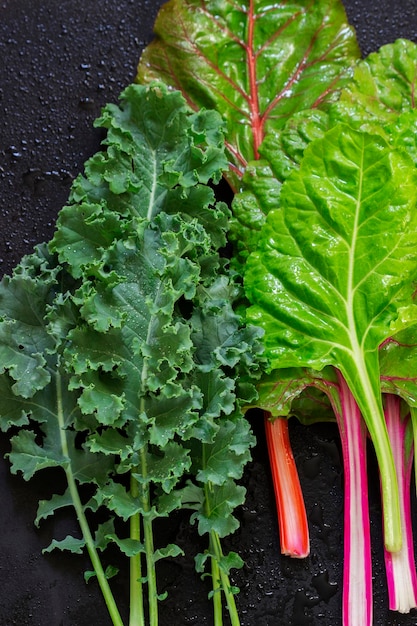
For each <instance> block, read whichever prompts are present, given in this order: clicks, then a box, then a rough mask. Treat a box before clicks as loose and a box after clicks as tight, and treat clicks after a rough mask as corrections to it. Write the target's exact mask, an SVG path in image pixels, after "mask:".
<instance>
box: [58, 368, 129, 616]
mask: <svg viewBox="0 0 417 626" xmlns="http://www.w3.org/2000/svg"><path fill="white" fill-rule="evenodd" d="M56 389H57V417H58V424H59V433H60V442H61V449H62V453H63V455H64V456H65V457H67V458H69V450H68V442H67V437H66V428H65V420H64V411H63V406H62V388H61V376H60V374H59V372H57V374H56ZM65 474H66V477H67V482H68V488H69V490H70V493H71V498H72V502H73V506H74V509H75V513H76V516H77V520H78V523H79V525H80V529H81V532H82V535H83V538H84V540H85V544H86V548H87V552H88V555H89V557H90V560H91V564H92V566H93V569H94V572H95V574H96V576H97V581H98V584H99V586H100V590H101V593H102V594H103V598H104V601H105V603H106V606H107V609H108V611H109V615H110V617H111V620H112V623H113V626H123V621H122V618H121V616H120V613H119V609H118V608H117V605H116V602H115V599H114V596H113V593H112V591H111V589H110V586H109V583H108V580H107V578H106V574H105V573H104V570H103V566H102V564H101V560H100V557H99V555H98V552H97V550H96V547H95V544H94V539H93V537H92V535H91V531H90V526H89V524H88V521H87V518H86V516H85V513H84V507H83V505H82V502H81V498H80V494H79V491H78V487H77V483H76V481H75V478H74V474H73V472H72V467H71V464H68V465H67V467H66V469H65Z"/></svg>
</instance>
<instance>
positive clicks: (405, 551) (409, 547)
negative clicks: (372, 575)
mask: <svg viewBox="0 0 417 626" xmlns="http://www.w3.org/2000/svg"><path fill="white" fill-rule="evenodd" d="M385 420H386V423H387V429H388V435H389V438H390V441H391V446H392V451H393V455H394V463H395V469H396V471H397V476H398V489H399V496H400V515H401V530H402V536H403V543H402V548H401V550H400V551H399V552H388V551H387V550H385V552H384V555H385V568H386V575H387V585H388V597H389V608H390V609H391V611H398V612H399V613H409V612H410V610H411V609H413V608H416V607H417V575H416V566H415V559H414V543H413V531H412V522H411V503H410V487H411V471H412V465H413V457H414V446H413V444H410V445H407V439H406V436H407V428H408V425H409V420H410V414H409V413H408V414H407V415H406V416H405V417H404V416H402V415H401V400H400V398H399V397H398V396H394V395H392V394H387V395H385Z"/></svg>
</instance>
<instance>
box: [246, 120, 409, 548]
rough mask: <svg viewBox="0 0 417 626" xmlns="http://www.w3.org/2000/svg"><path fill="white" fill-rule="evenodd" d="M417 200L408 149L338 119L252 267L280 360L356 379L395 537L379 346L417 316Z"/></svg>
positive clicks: (275, 216)
mask: <svg viewBox="0 0 417 626" xmlns="http://www.w3.org/2000/svg"><path fill="white" fill-rule="evenodd" d="M415 203H416V192H415V170H414V166H413V164H412V162H411V160H410V159H408V158H407V157H406V156H405V155H403V154H402V153H401V152H399V151H398V152H397V151H395V150H393V149H391V148H390V147H389V146H388V145H387V143H386V142H385V141H384V140H383V139H382V138H380V137H379V136H378V135H375V136H373V135H369V134H366V133H360V132H357V131H354V130H352V129H350V128H348V127H347V126H343V125H341V126H336V127H335V128H333V129H332V130H330V131H329V132H328V133H327V134H326V135H325V137H324V138H323V139H321V140H317V141H315V142H313V143H312V144H311V145H310V147H309V148H308V149H307V151H306V153H305V156H304V159H303V162H302V165H301V167H300V169H299V170H298V171H295V172H294V173H293V174H292V175H291V176H290V177H289V179H288V180H287V181H286V183H285V184H284V185H283V188H282V191H281V206H282V209H281V210H275V211H272V212H271V213H270V214H269V215H268V218H267V222H266V225H265V227H264V229H263V232H262V233H261V238H260V241H259V249H258V251H257V252H256V253H254V254H253V255H251V257H250V258H249V261H248V271H247V275H246V286H247V294H248V297H249V300H250V301H251V302H252V303H253V306H252V307H251V309H250V310H249V317H250V319H251V320H252V321H254V322H255V323H258V324H260V325H261V326H262V327H263V328H264V330H265V346H266V351H267V356H268V358H269V359H270V369H271V370H273V369H275V368H282V367H284V368H287V367H311V368H314V369H318V370H320V369H322V368H323V367H324V366H326V365H333V366H335V367H336V368H338V369H339V370H340V371H341V372H342V374H343V376H344V378H345V379H346V381H347V383H348V385H349V387H350V389H351V391H352V393H353V395H354V397H355V399H356V401H357V403H358V405H359V407H360V409H361V412H362V413H363V416H364V419H365V421H366V423H367V426H368V429H369V431H370V434H371V437H372V439H373V442H374V445H375V448H376V451H377V455H378V458H379V463H380V466H381V467H382V469H383V466H385V472H386V473H385V475H384V477H383V481H385V483H384V482H383V493H384V497H385V498H386V504H387V503H388V501H390V505H389V506H388V504H387V506H386V508H385V513H386V517H385V531H386V537H387V539H386V540H387V542H388V544H389V545H390V546H391V547H392V546H394V545H396V544H398V537H397V538H396V537H395V535H396V534H397V533H398V536H399V537H400V536H401V532H400V529H399V520H398V501H395V500H396V497H395V494H396V493H397V492H396V479H395V472H394V468H393V463H392V454H391V452H390V447H389V443H388V439H387V433H386V428H385V422H384V419H383V412H382V405H381V400H380V385H379V370H378V346H379V345H380V343H382V341H384V340H385V339H386V338H387V337H388V336H389V335H390V334H391V333H392V332H393V330H394V328H398V329H400V328H401V327H405V326H407V325H408V324H410V323H411V320H412V316H413V314H414V315H415V311H414V312H413V311H411V310H410V307H411V309H412V305H410V302H411V295H412V293H413V284H412V281H413V280H414V279H415V277H416V275H417V254H416V244H417V235H416V226H417V224H416V219H417V216H416V211H415ZM388 224H389V227H387V225H388ZM390 326H391V328H390ZM390 507H392V508H390ZM388 509H390V512H389V513H388Z"/></svg>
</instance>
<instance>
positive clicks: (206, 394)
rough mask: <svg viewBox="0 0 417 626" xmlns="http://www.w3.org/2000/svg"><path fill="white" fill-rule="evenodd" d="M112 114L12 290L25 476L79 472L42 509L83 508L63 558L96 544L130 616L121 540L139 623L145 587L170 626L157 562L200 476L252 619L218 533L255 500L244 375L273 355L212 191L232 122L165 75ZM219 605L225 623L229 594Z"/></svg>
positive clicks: (60, 544) (14, 399) (250, 390)
mask: <svg viewBox="0 0 417 626" xmlns="http://www.w3.org/2000/svg"><path fill="white" fill-rule="evenodd" d="M97 124H98V125H99V126H102V127H104V128H106V129H107V138H106V140H105V145H106V150H105V151H103V152H101V153H98V154H97V155H95V156H94V157H92V158H91V159H90V160H89V162H88V163H87V164H86V167H85V175H83V176H79V177H78V178H77V179H76V181H75V182H74V185H73V187H72V191H71V197H70V201H69V203H68V205H67V206H66V207H64V208H63V209H62V210H61V212H60V214H59V218H58V222H57V229H56V233H55V235H54V238H53V239H52V241H51V242H50V243H49V245H48V247H46V246H43V247H40V248H38V249H37V250H36V251H35V253H34V254H33V255H31V256H30V257H27V258H25V259H24V260H23V261H22V263H21V264H20V265H19V266H18V267H17V268H16V270H15V272H14V274H13V276H12V277H11V278H9V277H5V278H4V279H3V281H2V283H1V285H0V311H1V314H0V385H1V389H2V391H3V394H2V400H1V403H0V411H1V418H0V424H1V427H2V428H3V429H4V430H7V429H8V428H10V427H11V426H14V427H22V428H21V430H20V431H19V432H18V433H17V434H15V435H14V436H13V438H12V451H11V453H10V461H11V463H12V471H13V472H21V473H22V474H23V476H24V478H25V479H29V478H31V477H32V476H33V474H34V473H35V472H38V471H40V470H41V469H43V468H45V467H61V468H63V469H64V472H65V475H66V478H67V483H68V489H67V490H66V491H65V492H64V493H63V494H55V495H53V496H52V498H51V500H50V501H49V502H42V503H40V506H39V511H38V515H37V520H36V521H37V523H39V522H40V521H41V520H42V519H44V518H45V517H48V516H50V515H52V514H53V513H54V512H55V511H56V510H58V509H61V508H62V507H67V506H73V507H74V508H75V511H76V514H77V518H78V521H79V524H80V529H81V533H82V537H66V538H65V539H63V540H54V541H53V542H52V543H51V545H50V546H49V548H47V550H48V551H49V550H52V549H55V548H59V549H64V550H70V551H71V552H75V553H79V552H81V551H82V550H83V549H84V547H86V548H87V550H88V552H89V554H90V557H91V560H92V565H93V568H94V574H95V575H96V576H97V579H98V581H99V584H100V586H101V589H102V591H103V594H104V597H105V600H106V602H107V605H108V608H109V612H110V615H111V618H112V621H113V623H114V624H117V625H118V626H120V625H121V624H122V620H121V617H120V613H119V610H118V608H117V606H116V603H115V600H114V598H113V596H112V594H111V591H110V588H109V585H108V581H107V577H108V576H110V575H113V574H114V568H112V567H111V566H110V568H106V569H104V568H103V566H102V564H101V561H100V559H99V556H98V550H100V551H102V550H104V549H105V547H106V546H107V545H108V544H109V543H114V544H116V545H117V546H118V547H119V548H120V550H121V552H122V553H123V554H125V555H127V556H128V558H129V560H130V575H131V590H130V591H131V602H130V617H129V620H130V624H132V626H133V624H144V622H145V611H144V602H143V591H144V586H145V585H146V586H147V591H148V594H147V595H148V603H147V606H148V611H149V623H150V624H152V625H153V626H155V625H156V624H157V622H158V608H157V603H158V601H159V600H160V599H162V597H161V596H160V594H159V592H158V585H157V580H156V567H155V564H156V563H157V562H158V561H159V560H160V559H163V558H167V557H169V558H172V557H176V556H178V555H180V554H181V550H180V548H179V547H178V546H176V545H172V544H169V545H167V546H162V547H159V548H158V549H156V548H155V546H154V538H153V525H154V521H155V519H157V518H158V517H167V516H169V515H170V514H171V513H172V512H173V511H174V510H177V509H180V508H182V507H183V505H184V503H185V502H186V500H187V498H186V495H185V494H186V493H187V492H188V489H189V488H188V487H186V488H184V482H185V480H189V481H190V484H191V485H193V489H194V493H197V494H198V502H199V505H198V507H197V508H196V518H198V520H199V530H200V532H201V534H204V533H207V534H208V535H209V540H208V543H209V545H210V550H209V558H210V561H211V563H212V570H213V572H217V571H220V572H221V575H220V574H219V576H217V574H216V575H215V576H214V578H213V585H214V589H213V591H215V590H216V589H218V588H219V589H220V590H222V591H223V592H224V594H225V597H226V601H227V605H228V609H229V613H230V616H231V620H232V623H233V624H237V623H238V617H237V612H236V607H235V605H234V598H233V592H232V587H231V585H230V582H229V579H228V574H229V569H230V567H235V566H236V565H240V564H241V560H240V559H239V557H238V556H237V555H233V553H232V554H231V555H227V556H224V555H223V553H222V548H221V545H220V538H221V537H224V536H226V535H227V534H229V533H230V532H233V531H234V530H235V529H236V527H237V521H236V520H235V518H234V517H233V511H234V509H235V507H236V506H238V505H239V504H241V503H242V501H243V497H244V489H243V487H241V486H239V485H237V484H236V480H237V479H239V478H240V477H241V475H242V471H243V467H244V465H245V463H246V462H247V461H248V459H249V458H250V448H251V446H252V445H253V443H254V441H253V437H252V435H251V434H250V431H249V427H248V423H247V421H246V420H245V419H244V417H243V415H242V412H241V409H240V405H241V404H242V403H243V402H244V401H247V400H253V398H254V393H255V389H254V386H253V384H252V383H250V381H249V380H248V382H245V378H246V379H247V378H248V372H249V371H250V370H252V371H253V373H254V374H256V370H257V365H256V358H257V352H258V351H259V349H260V348H259V346H258V342H257V337H258V335H259V332H258V331H257V330H255V329H250V328H247V329H246V328H244V327H243V326H242V322H241V319H240V317H239V316H238V315H237V314H236V313H235V312H234V311H233V307H232V304H233V301H234V300H235V299H236V298H237V297H240V289H239V288H238V287H237V285H236V284H235V282H234V278H233V275H232V274H230V272H229V270H228V269H227V264H226V261H225V259H224V258H222V256H221V255H220V253H219V250H220V248H221V247H222V246H224V245H225V244H226V231H227V222H228V218H229V210H228V208H227V206H226V205H225V204H224V203H219V202H217V203H216V201H215V197H214V192H213V189H212V188H211V187H209V186H208V185H206V183H208V182H209V181H218V180H219V179H220V177H221V175H222V171H223V169H224V168H225V167H226V160H225V158H224V153H223V152H224V144H223V134H222V122H221V120H220V117H219V115H218V114H217V113H215V112H199V113H194V112H192V111H191V110H190V109H189V108H188V107H187V106H186V104H185V102H184V100H183V98H182V96H181V95H180V94H179V93H178V92H168V90H167V89H166V87H164V85H162V84H156V83H154V84H152V85H150V86H147V87H144V86H137V85H136V86H133V85H132V86H130V87H128V88H127V89H126V90H125V92H124V93H123V94H122V96H121V105H120V107H117V106H115V105H108V106H107V107H106V108H105V110H104V111H103V115H102V117H101V118H100V119H99V120H98V121H97ZM238 375H239V376H241V377H242V381H241V382H240V381H239V382H237V381H236V378H237V376H238ZM225 443H227V445H226V446H225ZM221 469H222V471H221ZM83 484H88V485H89V489H88V491H87V493H88V497H86V496H85V494H84V492H83V490H82V485H83ZM99 508H100V510H101V511H102V510H103V508H105V509H107V512H108V518H107V519H105V520H104V521H103V522H101V523H100V524H99V525H98V526H97V528H96V532H95V533H93V531H92V530H91V529H90V527H89V525H88V523H87V517H86V512H87V510H88V511H90V512H91V511H92V512H95V511H97V510H98V509H99ZM114 517H115V518H118V519H119V520H120V521H121V522H125V524H124V525H123V524H122V528H124V531H122V532H119V531H118V532H116V531H115V528H116V526H115V525H114V524H113V518H114ZM126 523H127V526H128V528H126ZM123 532H125V533H126V534H125V535H123ZM226 562H227V563H228V566H227V567H226V566H225V563H226ZM201 564H202V563H201V562H200V565H201ZM91 575H92V573H91V572H89V573H88V574H87V577H91ZM218 579H219V580H220V584H219V583H218ZM213 600H214V602H215V607H216V609H215V612H216V615H217V622H216V623H217V624H221V623H222V622H221V595H220V594H219V593H214V594H213Z"/></svg>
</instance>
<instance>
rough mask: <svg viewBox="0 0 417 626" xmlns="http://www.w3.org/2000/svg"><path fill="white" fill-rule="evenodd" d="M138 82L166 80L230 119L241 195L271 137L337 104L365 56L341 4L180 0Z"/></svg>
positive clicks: (330, 0) (163, 17)
mask: <svg viewBox="0 0 417 626" xmlns="http://www.w3.org/2000/svg"><path fill="white" fill-rule="evenodd" d="M155 35H156V38H155V40H154V41H153V42H152V43H151V44H150V45H149V46H148V47H147V48H146V50H145V52H144V53H143V56H142V58H141V61H140V64H139V68H138V81H139V82H141V83H143V82H147V81H149V80H153V79H155V78H158V79H162V80H163V81H164V82H166V83H167V84H169V85H171V86H172V87H174V88H176V89H180V90H181V91H182V92H183V93H184V95H185V96H186V98H187V101H188V103H189V104H190V105H191V106H192V107H194V108H200V107H205V108H208V109H210V108H215V109H217V110H218V111H219V112H220V113H221V114H222V116H223V117H224V118H225V120H226V122H227V131H226V141H227V145H228V153H229V158H230V162H231V167H232V171H231V172H230V173H229V180H230V182H231V184H232V186H233V187H234V188H235V189H236V188H237V187H238V186H239V182H238V179H239V178H240V175H241V173H242V171H243V170H244V168H245V166H246V164H247V163H248V162H249V161H251V160H252V159H254V158H255V159H257V158H258V157H259V147H260V145H261V143H262V141H263V140H264V138H265V136H267V135H268V134H272V133H276V132H277V131H278V130H280V129H281V128H282V127H283V126H284V124H285V122H286V121H287V120H288V119H289V118H290V117H291V116H293V115H294V114H295V113H296V112H297V111H301V110H303V109H307V108H311V107H319V108H321V107H326V106H327V105H328V103H329V102H331V101H332V100H334V99H335V97H336V95H337V93H338V90H339V89H340V87H341V86H342V85H343V84H344V82H345V79H346V77H347V75H348V74H349V72H350V68H351V66H352V65H353V63H354V62H355V61H356V59H358V58H359V56H360V53H359V49H358V46H357V43H356V39H355V36H354V32H353V29H352V28H351V27H350V26H349V25H348V24H347V21H346V15H345V11H344V8H343V4H342V3H341V2H339V1H338V0H323V2H320V3H311V2H309V3H305V2H296V1H295V2H294V1H293V2H289V3H275V4H274V3H272V4H271V3H269V2H266V0H244V2H241V3H235V2H232V1H231V0H226V1H221V2H220V1H219V0H204V1H203V2H200V1H199V0H171V1H170V2H168V3H167V4H165V5H164V6H163V7H162V9H161V10H160V13H159V16H158V18H157V20H156V24H155Z"/></svg>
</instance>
